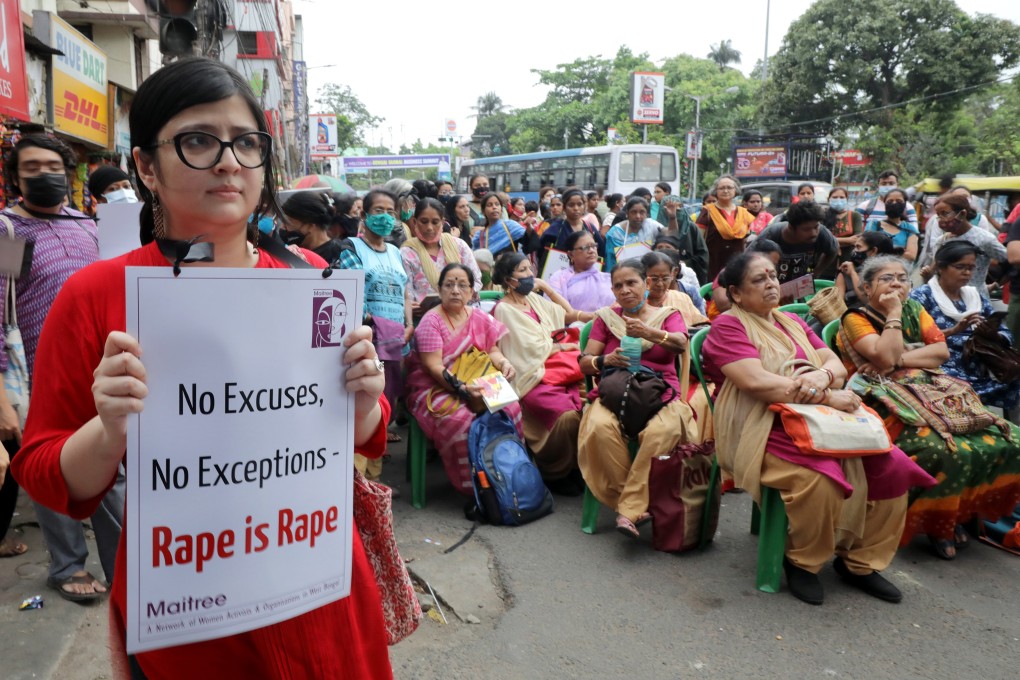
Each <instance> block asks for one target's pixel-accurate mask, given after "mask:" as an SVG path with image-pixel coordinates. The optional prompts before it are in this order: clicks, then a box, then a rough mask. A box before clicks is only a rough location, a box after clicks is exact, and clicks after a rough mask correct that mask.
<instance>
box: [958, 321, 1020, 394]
mask: <svg viewBox="0 0 1020 680" xmlns="http://www.w3.org/2000/svg"><path fill="white" fill-rule="evenodd" d="M980 328H981V327H980V325H979V326H978V328H976V329H975V330H974V333H973V335H971V336H970V337H969V338H968V339H967V341H966V342H965V343H963V361H964V363H970V364H976V365H977V366H978V367H979V368H980V369H983V370H984V371H987V373H988V375H990V376H991V377H992V378H994V379H995V380H998V381H999V382H1002V383H1011V382H1016V381H1018V380H1020V352H1017V351H1016V350H1015V349H1013V347H1012V346H1011V345H1010V344H1009V343H1008V342H1006V339H1005V338H1003V337H1002V336H1001V335H999V333H998V332H997V330H993V331H992V332H988V333H984V332H981V331H980V330H979V329H980Z"/></svg>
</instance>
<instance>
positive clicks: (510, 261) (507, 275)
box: [492, 250, 528, 287]
mask: <svg viewBox="0 0 1020 680" xmlns="http://www.w3.org/2000/svg"><path fill="white" fill-rule="evenodd" d="M527 259H528V258H527V257H526V256H524V255H522V254H521V253H515V252H513V251H512V250H511V251H508V252H505V253H503V254H502V255H500V256H499V257H497V258H496V264H495V265H493V267H492V282H493V283H494V284H496V285H497V286H504V287H505V286H506V284H507V281H508V280H509V279H512V278H513V277H514V270H515V269H517V267H518V266H520V264H521V262H524V261H525V260H527Z"/></svg>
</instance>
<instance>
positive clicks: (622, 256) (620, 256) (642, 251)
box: [616, 241, 652, 262]
mask: <svg viewBox="0 0 1020 680" xmlns="http://www.w3.org/2000/svg"><path fill="white" fill-rule="evenodd" d="M650 252H652V249H651V248H649V247H648V244H647V243H645V242H644V241H634V242H633V243H628V244H626V245H622V246H620V247H619V248H617V249H616V261H617V262H623V261H624V260H635V259H637V260H640V259H641V258H642V257H644V256H645V255H647V254H648V253H650Z"/></svg>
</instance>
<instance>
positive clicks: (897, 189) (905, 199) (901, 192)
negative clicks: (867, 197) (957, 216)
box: [882, 187, 942, 219]
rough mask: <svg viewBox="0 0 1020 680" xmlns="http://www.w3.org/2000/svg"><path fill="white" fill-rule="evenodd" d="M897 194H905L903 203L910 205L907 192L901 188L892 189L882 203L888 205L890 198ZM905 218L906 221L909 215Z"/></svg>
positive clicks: (905, 215) (904, 215)
mask: <svg viewBox="0 0 1020 680" xmlns="http://www.w3.org/2000/svg"><path fill="white" fill-rule="evenodd" d="M897 193H898V194H903V202H904V203H910V198H909V197H908V196H907V192H906V191H905V190H903V189H900V188H899V187H893V188H892V189H890V190H889V193H887V194H886V195H885V197H884V198H883V199H882V202H883V203H888V202H889V196H890V195H891V194H897ZM939 200H942V199H941V198H940V199H939ZM903 217H904V219H906V217H907V214H906V213H903Z"/></svg>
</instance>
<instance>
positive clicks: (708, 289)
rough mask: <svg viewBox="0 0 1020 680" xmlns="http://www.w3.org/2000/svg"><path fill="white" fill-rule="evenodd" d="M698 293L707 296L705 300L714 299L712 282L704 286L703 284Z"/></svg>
mask: <svg viewBox="0 0 1020 680" xmlns="http://www.w3.org/2000/svg"><path fill="white" fill-rule="evenodd" d="M698 293H699V294H700V295H701V297H703V298H705V300H711V299H712V282H711V281H709V282H708V283H706V284H705V285H704V286H702V287H701V290H699V291H698Z"/></svg>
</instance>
